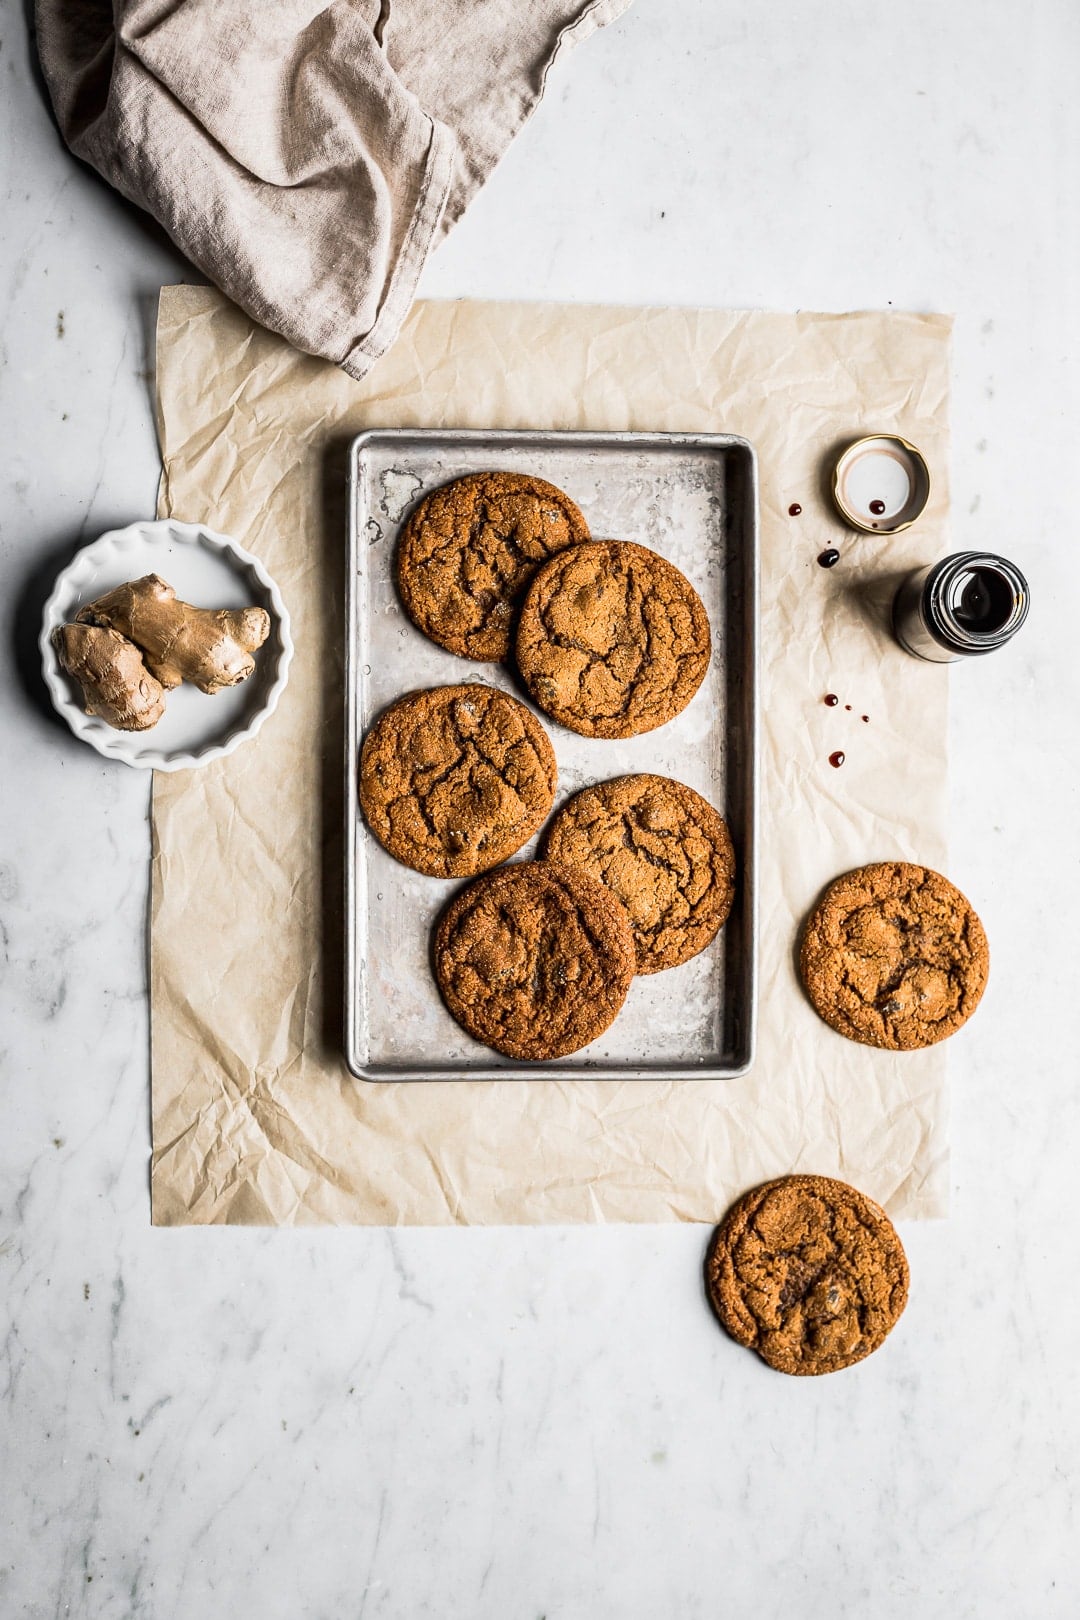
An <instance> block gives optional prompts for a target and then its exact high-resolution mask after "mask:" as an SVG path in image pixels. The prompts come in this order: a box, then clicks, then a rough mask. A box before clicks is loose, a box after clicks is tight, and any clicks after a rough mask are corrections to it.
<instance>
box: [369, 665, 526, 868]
mask: <svg viewBox="0 0 1080 1620" xmlns="http://www.w3.org/2000/svg"><path fill="white" fill-rule="evenodd" d="M557 780H558V770H557V767H556V764H555V752H554V750H553V748H552V746H551V743H550V741H549V740H548V736H547V733H546V732H545V730H544V728H543V726H542V725H541V724H540V722H539V721H538V720H537V719H536V717H535V716H534V715H533V714H531V713H530V712H529V710H528V709H527V708H526V707H525V705H524V703H519V702H518V700H517V698H514V697H511V696H510V695H509V693H507V692H500V691H499V690H498V689H497V688H496V687H493V686H480V685H465V686H438V687H434V688H433V689H431V690H430V691H426V692H411V693H410V694H409V695H408V696H407V697H403V698H400V699H399V700H398V702H397V703H395V704H393V706H392V707H391V708H389V709H387V710H386V711H385V712H384V713H383V714H382V715H380V717H379V719H378V720H377V721H376V722H375V724H374V726H372V728H371V730H370V731H369V732H368V735H367V737H366V739H365V741H364V747H363V752H362V753H361V756H360V805H361V808H362V810H363V812H364V817H365V819H366V821H367V824H368V826H369V827H370V828H371V830H372V832H373V833H374V834H375V836H376V838H377V839H378V840H379V842H380V844H382V845H383V846H384V848H385V849H388V850H389V851H390V854H391V855H393V856H394V857H395V858H396V859H397V860H399V861H402V862H403V863H404V865H406V866H411V867H412V868H413V869H414V871H417V872H424V873H426V874H427V875H428V876H429V877H472V876H473V875H474V874H475V873H477V872H484V871H486V870H487V868H488V867H489V866H497V865H498V864H499V862H500V861H504V860H505V859H506V857H507V856H508V855H512V854H513V853H514V851H515V850H518V849H520V848H521V846H522V844H524V843H526V842H527V841H528V840H529V839H530V838H531V837H532V835H533V833H534V832H535V831H536V829H537V828H538V827H539V826H540V823H541V822H542V821H543V819H544V817H545V816H546V815H547V813H548V811H549V810H550V809H551V805H552V801H553V799H554V797H555V784H556V782H557Z"/></svg>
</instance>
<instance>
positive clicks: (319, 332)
mask: <svg viewBox="0 0 1080 1620" xmlns="http://www.w3.org/2000/svg"><path fill="white" fill-rule="evenodd" d="M629 3H630V0H588V3H586V0H542V3H539V4H536V3H534V4H530V5H521V4H520V3H519V0H439V3H438V4H433V3H432V0H331V3H329V4H327V3H326V0H275V3H274V4H272V5H263V6H253V5H251V4H250V0H181V3H180V4H177V3H175V0H115V3H114V4H113V5H109V4H107V3H102V0H83V3H81V4H78V5H71V4H65V0H37V5H36V10H37V33H38V50H39V53H40V56H41V62H42V67H43V69H44V72H45V78H46V81H47V83H48V86H49V91H50V94H51V95H52V99H53V105H54V107H55V109H56V115H57V119H58V121H59V124H60V129H61V133H62V134H63V136H64V139H65V140H66V141H67V143H68V145H69V146H70V147H71V149H72V151H73V152H74V153H75V154H76V155H77V156H78V157H81V158H84V159H85V160H86V161H87V162H88V163H90V164H92V165H93V167H94V168H95V169H97V170H98V171H99V172H100V173H101V174H102V175H104V177H105V179H106V180H108V181H110V182H111V184H112V185H114V186H116V188H117V189H118V190H119V191H121V192H122V193H123V194H124V196H125V197H128V198H129V199H130V200H131V201H133V202H135V203H138V204H139V205H141V206H142V207H143V208H145V209H147V210H148V211H149V212H150V213H151V214H153V216H154V218H155V219H157V220H158V221H159V222H160V224H162V225H163V226H164V227H165V229H166V230H167V231H168V232H169V234H170V236H171V237H172V238H173V240H174V241H175V242H176V243H177V245H178V246H179V247H180V248H181V249H182V250H183V252H184V253H185V254H186V255H187V256H188V258H189V259H191V261H192V262H193V263H194V264H196V265H197V266H198V267H199V269H200V270H201V271H203V272H204V274H205V275H207V276H208V277H209V278H210V280H212V281H214V282H215V283H216V284H217V285H218V286H219V287H221V288H222V289H223V290H224V291H225V292H227V293H228V294H229V296H230V297H231V298H232V299H234V300H235V302H236V303H238V304H239V305H240V306H241V307H242V308H243V309H245V310H247V311H248V313H249V314H250V315H253V316H254V317H255V319H256V320H258V321H260V322H262V324H263V325H264V326H268V327H270V328H271V329H272V330H273V331H275V332H280V333H281V334H282V335H283V336H284V337H287V338H288V339H289V341H290V342H291V343H293V344H295V345H296V347H297V348H299V349H303V350H305V351H306V352H307V353H309V354H316V355H322V356H325V357H326V358H327V359H330V360H333V361H335V362H336V363H337V364H338V365H340V366H343V367H344V369H345V370H346V371H347V372H349V373H350V374H351V375H352V376H354V377H363V376H364V374H365V373H366V372H367V370H368V369H369V367H370V366H371V365H372V364H373V362H374V361H375V360H377V359H378V357H379V356H380V355H381V354H382V353H383V352H384V351H385V350H386V349H387V348H388V347H389V345H390V344H391V343H392V342H393V341H394V338H395V337H396V336H397V333H398V331H399V329H400V327H401V323H402V321H403V320H404V319H405V316H406V314H407V313H408V310H409V306H410V304H411V302H412V299H413V295H414V292H415V289H416V283H417V279H418V277H419V275H420V271H421V269H422V268H423V265H424V261H425V259H426V258H427V255H428V253H429V251H430V249H431V246H432V243H433V242H434V241H435V240H436V239H437V237H438V235H439V233H440V231H444V230H445V229H447V228H448V226H449V225H450V224H452V223H453V221H454V220H455V219H457V218H458V217H459V216H460V214H461V212H462V210H463V209H464V207H465V205H466V203H467V202H468V201H469V199H470V197H471V196H472V195H473V193H474V192H475V191H476V190H477V189H478V188H479V187H480V186H481V185H482V184H483V182H484V180H485V179H486V178H487V176H488V174H489V173H490V171H491V169H492V168H493V166H494V165H495V163H496V162H497V161H498V159H499V158H500V157H501V156H502V153H503V152H504V151H505V149H506V147H507V146H508V145H509V143H510V141H511V140H512V138H513V137H514V135H515V134H516V133H517V131H518V130H519V129H520V128H521V125H522V124H523V123H524V122H525V120H526V119H527V118H528V116H529V114H530V113H531V112H532V110H533V108H534V107H535V106H536V103H537V102H538V101H539V99H540V97H541V95H542V94H543V90H544V83H545V79H546V76H547V72H548V69H549V67H550V66H551V63H552V62H553V60H554V59H555V56H556V55H557V54H558V52H559V51H560V50H561V49H562V48H563V47H564V46H566V45H568V44H571V43H575V42H577V41H579V40H582V39H584V38H586V37H587V36H588V35H589V34H590V33H592V32H593V30H594V29H596V28H598V27H600V26H602V25H603V24H604V23H607V22H610V21H612V20H613V19H614V18H615V17H617V16H618V15H619V13H620V12H622V11H624V10H625V9H626V7H627V6H628V5H629Z"/></svg>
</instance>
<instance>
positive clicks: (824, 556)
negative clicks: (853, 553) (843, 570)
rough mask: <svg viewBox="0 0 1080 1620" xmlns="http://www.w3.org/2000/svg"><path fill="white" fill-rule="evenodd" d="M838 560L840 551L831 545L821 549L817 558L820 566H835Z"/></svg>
mask: <svg viewBox="0 0 1080 1620" xmlns="http://www.w3.org/2000/svg"><path fill="white" fill-rule="evenodd" d="M839 561H840V553H839V552H838V551H837V550H836V549H835V548H834V547H833V546H830V547H829V549H828V551H823V552H822V553H821V556H820V557H819V558H818V562H819V563H820V564H821V566H822V568H835V567H836V565H837V563H838V562H839Z"/></svg>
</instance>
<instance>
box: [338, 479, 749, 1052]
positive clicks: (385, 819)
mask: <svg viewBox="0 0 1080 1620" xmlns="http://www.w3.org/2000/svg"><path fill="white" fill-rule="evenodd" d="M397 565H398V587H399V590H400V594H401V599H402V601H403V603H404V605H405V608H406V610H407V612H408V613H409V616H410V617H411V618H412V620H413V622H414V623H415V624H416V625H417V626H418V628H419V629H421V630H422V631H423V632H424V633H425V634H426V635H427V636H429V637H430V638H431V639H432V640H433V641H435V642H437V643H438V644H439V645H440V646H442V647H445V648H446V649H447V650H448V651H450V652H453V653H456V654H458V655H459V656H461V657H465V658H469V659H470V660H474V661H475V660H482V661H491V662H498V661H509V660H510V659H511V657H512V656H513V658H514V660H515V662H516V667H517V671H518V674H519V675H520V677H521V680H522V682H523V683H524V687H525V689H526V690H527V691H528V693H529V695H530V696H531V697H532V698H533V700H534V701H535V703H536V704H537V705H538V707H539V708H541V709H542V710H544V711H545V713H547V714H548V715H550V716H551V717H552V719H554V720H556V721H557V722H558V723H559V724H561V725H563V726H566V727H568V728H569V729H571V730H573V731H576V732H578V733H580V734H581V735H583V736H586V737H596V738H622V737H631V736H635V735H637V734H639V733H642V732H647V731H651V730H653V729H654V728H656V727H657V726H661V725H663V724H664V723H665V722H666V721H668V720H670V719H672V718H673V717H674V716H675V715H676V714H678V713H680V711H681V710H682V709H684V708H685V706H686V705H687V704H688V703H689V702H690V699H691V698H692V697H693V696H694V694H695V692H696V691H697V690H698V688H699V686H700V685H701V682H702V680H703V679H704V677H705V672H706V670H707V668H708V664H709V658H710V653H711V636H710V630H709V621H708V617H707V615H706V612H705V608H704V606H703V604H702V602H701V599H700V597H699V596H698V594H697V592H696V591H695V590H694V588H693V586H692V585H691V584H690V582H689V580H688V579H686V577H685V576H684V575H683V574H682V573H680V571H679V570H678V569H677V568H675V567H674V566H673V565H672V564H671V563H670V562H668V561H667V560H666V558H664V557H661V556H659V555H658V554H657V553H656V552H653V551H650V550H648V549H647V548H646V547H644V546H640V545H636V544H633V543H631V542H629V541H613V540H605V541H594V540H591V539H590V538H589V531H588V527H587V525H586V522H585V519H584V518H583V516H582V514H581V512H580V511H579V510H578V508H577V506H576V505H575V504H574V502H573V501H571V500H570V498H569V497H568V496H567V495H566V494H564V493H563V491H561V490H559V489H556V488H555V486H554V485H552V484H549V483H547V482H545V481H544V480H542V479H539V478H530V477H524V476H521V475H520V474H515V473H500V472H492V473H479V474H475V475H472V476H470V477H466V478H460V479H457V480H455V481H454V482H453V483H450V484H447V485H444V486H443V487H442V488H440V489H437V490H435V491H433V492H432V493H431V494H429V495H427V496H426V497H425V498H424V499H423V500H421V501H420V502H419V503H418V505H417V506H416V508H415V509H414V510H413V512H412V513H411V514H410V516H409V518H408V520H407V521H406V523H405V525H404V527H403V530H402V533H401V537H400V540H399V543H398V554H397ZM556 783H557V766H556V760H555V751H554V748H553V746H552V743H551V740H550V738H549V737H548V735H547V732H546V731H545V729H544V727H543V725H542V724H541V723H540V721H539V720H538V719H537V717H536V716H535V715H534V714H533V712H532V711H531V710H530V709H529V708H527V707H526V705H525V704H524V703H522V702H520V701H519V700H518V699H517V698H515V697H512V696H511V695H510V694H509V693H506V692H504V691H502V690H500V689H498V688H495V687H491V686H487V685H481V684H479V683H469V684H462V685H455V686H444V687H438V688H434V689H432V690H428V691H423V692H413V693H410V694H409V695H407V696H405V697H403V698H401V699H400V700H399V701H398V702H397V703H395V704H393V705H392V706H391V707H390V708H389V709H388V710H386V711H384V713H383V714H382V715H381V716H380V717H379V719H378V720H377V721H376V723H375V725H374V726H373V727H372V728H371V730H370V732H369V733H368V735H367V738H366V739H365V743H364V748H363V754H362V757H361V766H360V802H361V807H362V809H363V812H364V815H365V818H366V820H367V824H368V826H369V828H370V830H371V831H372V832H373V833H374V835H375V836H376V837H377V838H378V839H379V841H380V843H382V844H383V846H384V847H385V848H386V849H387V850H388V851H389V852H390V854H391V855H393V856H395V857H396V858H397V859H398V860H400V861H402V862H404V863H405V864H406V865H407V866H410V867H412V868H413V869H414V870H416V871H418V872H423V873H425V874H428V875H430V876H433V877H442V878H471V879H473V880H474V881H473V882H471V883H470V884H469V886H468V887H467V888H466V889H464V890H463V891H462V892H461V893H459V894H458V895H457V896H456V898H455V899H454V900H453V901H452V902H451V903H450V905H449V907H448V908H447V909H446V911H445V912H444V913H443V915H442V917H441V919H440V920H439V923H438V925H437V928H436V933H435V948H434V967H435V975H436V978H437V981H438V984H439V987H440V989H441V991H442V994H443V998H444V1000H445V1002H446V1005H447V1007H448V1008H449V1010H450V1012H451V1013H452V1014H453V1016H454V1017H455V1018H456V1019H457V1020H458V1022H459V1023H460V1024H461V1025H462V1027H463V1028H465V1029H466V1030H467V1031H468V1032H469V1033H470V1034H471V1035H473V1036H475V1037H476V1038H477V1039H478V1040H480V1041H483V1042H484V1043H485V1044H486V1045H488V1046H491V1047H494V1048H495V1049H496V1050H497V1051H500V1052H503V1053H505V1054H507V1055H508V1056H510V1057H513V1058H518V1059H526V1060H533V1061H536V1060H549V1059H552V1058H557V1057H562V1056H565V1055H566V1054H567V1053H570V1052H574V1051H577V1050H578V1049H579V1048H581V1047H582V1046H585V1045H586V1044H588V1042H590V1041H592V1040H594V1039H595V1038H596V1037H597V1036H598V1035H600V1034H601V1033H602V1032H603V1031H604V1030H605V1029H607V1027H608V1026H609V1025H610V1024H611V1022H612V1021H613V1019H614V1018H615V1017H616V1015H617V1014H618V1012H619V1009H620V1008H621V1006H622V1004H623V1002H624V1000H625V998H626V994H627V991H628V989H629V986H630V981H631V979H632V978H633V977H634V975H635V974H636V973H656V972H659V971H660V970H662V969H665V968H670V967H674V966H676V965H677V964H679V963H681V962H685V961H687V960H689V958H690V957H692V956H694V955H696V954H697V952H699V951H701V950H703V949H704V948H705V946H706V945H708V944H709V942H710V941H711V940H712V939H713V938H714V937H715V935H716V933H717V932H718V930H719V929H720V927H721V926H722V925H723V923H724V921H725V920H726V918H727V915H728V913H729V911H730V909H731V903H732V898H733V895H734V884H735V855H734V850H733V848H732V844H731V838H730V836H729V834H728V830H727V827H726V825H725V823H724V821H723V818H722V817H721V816H720V815H719V813H718V812H717V811H716V810H715V809H714V808H713V806H712V805H710V804H709V803H708V802H707V801H706V800H705V799H703V798H702V797H701V795H700V794H698V793H696V792H695V791H694V790H693V789H692V788H690V787H687V786H686V785H685V784H683V783H681V782H675V781H672V780H670V779H668V778H666V777H663V776H658V775H651V774H641V775H635V776H624V777H619V778H615V779H614V780H610V781H606V782H600V783H598V784H597V785H596V786H595V787H590V788H587V789H586V790H585V791H584V792H582V793H579V794H578V795H577V796H576V797H575V798H573V799H571V800H570V801H569V802H568V803H567V804H565V805H564V806H563V807H562V808H561V810H560V811H559V813H558V815H557V816H556V817H555V818H554V820H553V821H552V823H551V825H550V826H549V827H548V829H547V832H546V834H545V837H544V840H543V843H542V855H543V858H542V859H540V860H537V861H529V862H518V863H515V864H513V865H510V866H504V865H502V864H501V863H502V862H504V861H506V860H507V859H508V857H509V856H511V855H512V854H514V853H515V852H516V851H517V850H519V849H521V848H522V846H523V845H524V844H525V843H527V842H528V840H529V839H530V838H531V837H532V836H533V834H534V833H535V832H537V830H538V829H539V828H540V827H541V825H542V824H543V822H544V821H545V819H546V818H547V816H548V814H549V813H550V811H551V809H552V806H553V804H554V799H555V790H556ZM495 867H498V868H499V869H498V870H497V871H492V870H491V868H495ZM480 874H486V875H480Z"/></svg>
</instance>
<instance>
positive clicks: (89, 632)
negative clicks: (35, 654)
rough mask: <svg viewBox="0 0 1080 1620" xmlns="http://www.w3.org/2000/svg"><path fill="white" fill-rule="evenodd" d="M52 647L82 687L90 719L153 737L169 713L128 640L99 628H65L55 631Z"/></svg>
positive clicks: (159, 688) (161, 692)
mask: <svg viewBox="0 0 1080 1620" xmlns="http://www.w3.org/2000/svg"><path fill="white" fill-rule="evenodd" d="M53 646H54V647H55V648H56V653H57V657H58V658H59V659H60V663H61V665H62V666H63V668H64V669H66V670H67V672H68V674H69V675H72V676H74V678H75V679H76V680H77V681H78V682H79V684H80V686H81V687H82V689H83V702H84V703H85V705H86V712H87V714H96V715H97V716H98V717H99V718H100V719H102V720H104V721H105V723H106V725H110V726H114V727H115V728H116V730H117V731H149V729H150V727H151V726H156V725H157V723H158V721H159V720H160V719H161V716H162V715H163V714H164V713H165V692H164V690H163V688H162V685H161V682H160V681H158V680H155V679H154V677H153V675H151V673H150V671H149V670H148V669H147V667H146V665H145V664H144V663H143V656H142V653H141V652H140V651H139V649H138V647H136V646H134V645H133V643H132V642H130V641H128V640H127V638H126V637H125V636H121V635H118V634H117V632H116V631H115V630H102V629H100V628H99V627H97V626H96V625H90V624H62V625H60V626H58V628H57V629H56V630H54V631H53Z"/></svg>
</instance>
